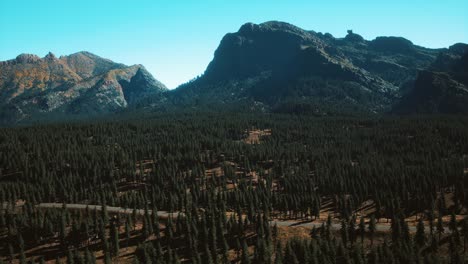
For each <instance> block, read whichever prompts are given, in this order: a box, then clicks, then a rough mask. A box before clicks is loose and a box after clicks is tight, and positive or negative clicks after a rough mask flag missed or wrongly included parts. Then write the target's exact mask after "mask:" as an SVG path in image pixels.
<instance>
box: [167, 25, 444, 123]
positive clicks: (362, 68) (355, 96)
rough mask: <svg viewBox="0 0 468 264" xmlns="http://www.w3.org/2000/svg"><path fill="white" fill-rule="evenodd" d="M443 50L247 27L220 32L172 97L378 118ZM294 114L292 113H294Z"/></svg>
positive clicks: (186, 101)
mask: <svg viewBox="0 0 468 264" xmlns="http://www.w3.org/2000/svg"><path fill="white" fill-rule="evenodd" d="M441 51H443V50H442V49H427V48H424V47H420V46H417V45H414V44H413V43H412V42H411V41H409V40H406V39H404V38H401V37H378V38H376V39H374V40H372V41H367V40H365V39H363V38H362V37H361V36H360V35H358V34H356V33H353V32H352V31H351V30H349V31H348V34H347V35H346V37H344V38H335V37H333V36H332V35H331V34H328V33H326V34H322V33H318V32H314V31H306V30H303V29H301V28H298V27H296V26H293V25H291V24H288V23H284V22H277V21H271V22H266V23H262V24H259V25H257V24H252V23H247V24H245V25H243V26H242V27H241V28H240V29H239V31H238V32H236V33H229V34H227V35H226V36H225V37H224V38H223V39H222V41H221V43H220V45H219V47H218V48H217V50H216V52H215V55H214V59H213V60H212V61H211V63H210V64H209V65H208V67H207V69H206V71H205V73H204V74H203V75H202V76H201V77H200V78H198V79H196V80H194V81H192V82H190V83H187V84H185V85H182V86H181V87H180V88H179V89H177V90H176V91H175V92H174V93H173V94H174V95H173V100H174V101H175V102H177V103H183V104H186V105H203V104H210V105H221V106H227V107H229V105H231V104H233V103H234V104H236V103H240V104H242V103H244V104H245V103H248V104H250V105H251V106H252V109H256V110H266V111H270V110H272V111H280V112H281V111H286V112H290V111H294V109H295V108H297V107H303V108H306V109H307V110H308V111H313V112H316V113H324V114H326V113H327V112H333V111H336V112H341V113H344V112H349V111H351V112H354V111H357V112H367V113H382V112H386V111H388V110H390V109H391V106H392V105H393V104H394V103H396V102H398V101H399V99H400V98H401V96H402V95H403V94H405V93H406V92H407V91H408V90H411V87H412V86H413V83H414V81H415V80H416V78H417V75H418V72H419V71H421V70H424V69H427V68H428V67H429V66H430V65H431V64H432V63H433V62H434V61H435V60H436V58H437V56H438V54H439V53H440V52H441ZM296 110H297V109H296Z"/></svg>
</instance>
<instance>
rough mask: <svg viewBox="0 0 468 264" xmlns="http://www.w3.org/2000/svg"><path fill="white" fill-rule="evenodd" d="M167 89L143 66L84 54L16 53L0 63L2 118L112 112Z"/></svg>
mask: <svg viewBox="0 0 468 264" xmlns="http://www.w3.org/2000/svg"><path fill="white" fill-rule="evenodd" d="M166 90H167V88H166V87H165V86H164V85H163V84H161V83H160V82H158V81H157V80H155V79H154V78H153V77H152V76H151V74H149V73H148V72H147V71H146V70H145V68H144V67H143V66H142V65H133V66H126V65H123V64H119V63H115V62H112V61H110V60H108V59H104V58H101V57H99V56H96V55H94V54H91V53H89V52H78V53H75V54H72V55H69V56H62V57H60V58H57V57H56V56H55V55H54V54H52V53H49V54H47V55H46V56H45V57H44V58H39V57H38V56H36V55H31V54H21V55H19V56H18V57H17V58H16V59H13V60H9V61H4V62H0V102H1V112H0V113H1V115H2V117H1V119H2V120H4V121H7V122H12V121H17V120H23V119H28V118H34V117H36V116H47V115H54V114H61V115H64V116H67V115H68V116H70V115H71V114H73V115H94V114H102V113H111V112H115V111H118V110H121V109H124V108H126V107H127V106H128V105H129V104H132V103H135V102H138V100H139V98H142V97H144V96H147V95H158V94H161V93H162V92H164V91H166Z"/></svg>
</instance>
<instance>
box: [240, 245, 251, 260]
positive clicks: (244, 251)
mask: <svg viewBox="0 0 468 264" xmlns="http://www.w3.org/2000/svg"><path fill="white" fill-rule="evenodd" d="M241 263H242V264H250V257H249V249H248V246H247V243H246V242H245V239H243V240H242V256H241Z"/></svg>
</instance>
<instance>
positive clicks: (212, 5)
mask: <svg viewBox="0 0 468 264" xmlns="http://www.w3.org/2000/svg"><path fill="white" fill-rule="evenodd" d="M467 14H468V1H467V0H444V1H442V0H425V1H421V0H411V1H409V0H404V1H403V0H392V1H377V0H372V1H370V0H362V1H356V0H354V1H349V0H348V1H345V0H341V1H338V0H326V1H323V0H322V1H317V0H305V1H304V0H297V1H295V0H236V1H225V0H224V1H223V0H195V1H192V0H185V1H183V0H79V1H73V0H29V1H28V0H0V61H4V60H8V59H13V58H15V57H16V56H17V55H19V54H21V53H32V54H36V55H39V56H40V57H43V56H45V55H46V54H47V53H48V52H49V51H51V52H52V53H54V54H55V55H56V56H60V55H69V54H72V53H75V52H78V51H89V52H92V53H94V54H96V55H99V56H101V57H104V58H108V59H111V60H113V61H115V62H120V63H124V64H127V65H132V64H143V65H144V66H145V67H146V68H147V69H148V70H149V71H150V72H151V73H152V74H153V75H154V76H155V78H156V79H158V80H160V81H161V82H163V83H164V84H166V85H167V86H168V87H169V88H175V87H177V86H178V85H179V84H182V83H185V82H187V81H189V80H190V79H192V78H194V77H196V76H197V75H201V74H202V73H203V72H204V70H205V68H206V66H207V65H208V63H209V62H210V61H211V60H212V59H213V54H214V51H215V50H216V47H217V46H218V44H219V42H220V41H221V39H222V37H223V36H224V35H225V34H226V33H228V32H236V31H237V30H238V29H239V28H240V26H241V25H242V24H244V23H246V22H253V23H262V22H266V21H270V20H279V21H285V22H289V23H291V24H294V25H296V26H299V27H301V28H304V29H307V30H314V31H317V32H323V33H325V32H329V33H331V34H332V35H334V36H335V37H344V36H345V35H346V31H347V30H348V29H352V30H353V32H355V33H357V34H360V35H362V36H363V37H364V38H365V39H369V40H371V39H374V38H375V37H377V36H402V37H405V38H407V39H409V40H411V41H412V42H413V43H415V44H417V45H421V46H425V47H430V48H442V47H448V46H450V45H452V44H454V43H457V42H465V43H468V15H467Z"/></svg>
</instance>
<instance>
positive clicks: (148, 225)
mask: <svg viewBox="0 0 468 264" xmlns="http://www.w3.org/2000/svg"><path fill="white" fill-rule="evenodd" d="M257 129H258V130H261V129H271V135H270V136H265V137H262V138H261V144H246V143H245V142H244V141H243V139H244V138H245V137H247V136H248V134H249V131H251V130H257ZM467 155H468V119H466V118H464V117H442V118H437V117H432V118H421V117H419V118H418V117H414V118H404V119H399V118H383V119H356V118H332V117H328V118H313V117H304V116H291V115H279V114H274V115H259V114H255V115H248V114H223V115H216V114H207V115H192V114H177V115H167V116H157V117H154V118H152V119H145V120H132V121H126V122H96V123H86V124H80V123H75V124H55V125H47V126H33V127H22V128H21V127H20V128H2V129H0V204H1V206H2V210H1V214H0V236H1V243H0V255H1V256H5V257H4V258H3V259H2V258H0V260H3V261H8V260H10V259H14V258H16V259H19V260H20V262H21V263H26V261H28V260H32V261H35V262H43V261H46V260H49V259H53V258H55V257H58V260H57V261H58V262H60V261H63V259H66V260H67V263H73V264H75V263H95V262H96V258H97V259H102V260H103V261H104V262H106V263H110V262H111V261H112V260H113V259H116V258H119V257H121V255H122V253H123V252H125V251H126V250H127V249H128V248H129V247H131V246H136V247H137V249H136V251H135V253H134V255H135V258H134V261H135V262H139V263H180V262H184V261H189V262H192V263H226V262H228V260H229V261H230V260H234V259H235V260H237V261H239V262H241V263H273V262H274V263H463V260H464V259H463V258H464V252H465V248H466V247H465V243H466V240H467V230H468V227H467V224H468V221H463V220H460V219H457V218H456V216H457V215H460V214H462V213H463V212H466V211H465V210H466V207H467V203H468V199H467V196H468V177H467V175H466V171H465V170H466V169H465V168H468V156H467ZM40 203H61V204H63V206H62V208H57V209H44V208H41V207H38V206H37V205H38V204H40ZM68 204H88V205H101V206H102V210H101V209H99V210H98V209H96V208H95V207H88V208H86V209H85V210H78V209H74V208H72V207H68ZM363 205H367V206H368V207H371V208H373V209H372V210H371V213H368V214H364V212H369V210H364V209H363ZM111 206H112V207H122V208H128V209H129V210H130V211H132V213H110V212H108V210H107V207H111ZM99 208H101V207H99ZM326 208H328V209H326ZM159 210H162V211H167V212H169V215H172V217H169V218H166V217H165V218H164V219H160V218H159V217H158V214H156V213H153V212H157V211H159ZM324 211H326V212H327V215H329V219H328V220H327V221H326V222H324V223H323V225H322V226H321V227H319V228H315V227H314V228H313V229H312V230H311V232H310V238H307V239H305V238H293V239H287V240H284V239H279V238H278V229H277V227H276V226H272V223H271V220H272V219H302V220H308V221H311V220H314V219H317V218H319V217H320V216H321V215H320V214H321V212H322V214H323V212H324ZM179 212H181V214H179ZM182 213H183V214H182ZM408 216H415V217H416V219H418V221H419V222H418V224H417V226H416V227H415V230H416V231H415V232H410V228H409V227H408V223H407V222H406V221H405V219H406V218H407V217H408ZM322 217H323V215H322ZM325 217H326V216H325ZM382 219H384V220H382ZM443 219H451V220H450V221H449V222H444V221H443ZM380 221H384V222H386V221H389V222H390V223H389V225H390V226H391V231H390V233H389V234H388V236H384V238H382V239H383V242H382V241H380V242H378V243H377V242H376V240H375V236H376V233H377V231H378V230H376V224H378V223H379V222H380ZM334 224H335V225H340V228H339V230H334V229H333V225H334ZM44 244H48V245H52V246H51V247H52V248H54V250H55V251H51V252H47V251H45V250H43V251H41V249H40V248H39V249H38V246H39V245H44ZM99 250H103V251H102V254H101V253H99V255H96V252H98V251H99ZM32 256H39V257H37V258H36V257H32ZM40 256H42V257H40Z"/></svg>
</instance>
